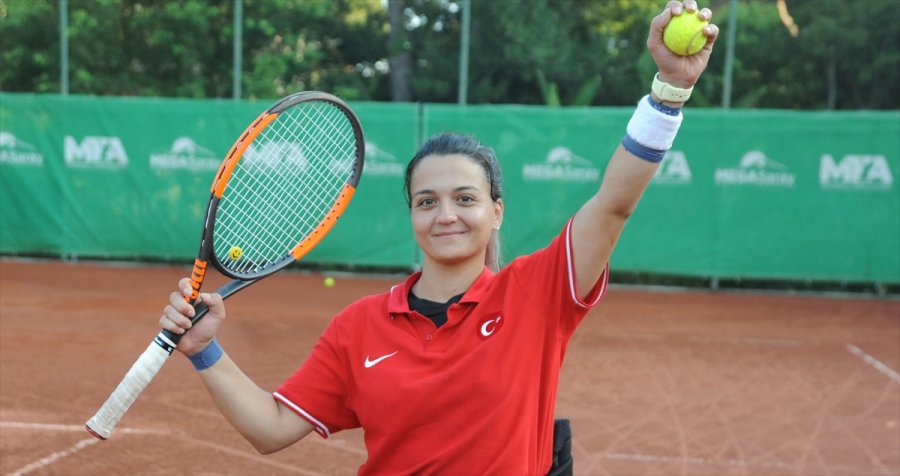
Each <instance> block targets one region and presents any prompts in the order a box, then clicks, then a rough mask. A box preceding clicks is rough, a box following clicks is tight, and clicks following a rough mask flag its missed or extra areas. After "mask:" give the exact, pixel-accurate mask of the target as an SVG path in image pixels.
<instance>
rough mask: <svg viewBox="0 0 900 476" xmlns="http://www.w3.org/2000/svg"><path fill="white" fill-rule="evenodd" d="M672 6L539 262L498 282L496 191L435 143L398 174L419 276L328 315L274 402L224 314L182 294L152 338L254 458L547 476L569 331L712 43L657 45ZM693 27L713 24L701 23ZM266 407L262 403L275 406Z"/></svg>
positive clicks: (481, 150)
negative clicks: (299, 446)
mask: <svg viewBox="0 0 900 476" xmlns="http://www.w3.org/2000/svg"><path fill="white" fill-rule="evenodd" d="M685 10H687V11H696V10H697V5H696V3H695V2H694V1H693V0H687V1H685V2H684V4H682V3H681V2H679V1H670V2H669V4H668V5H667V6H666V8H665V10H664V11H663V12H662V13H660V14H659V15H658V16H657V17H655V18H654V19H653V21H652V23H651V28H650V35H649V38H648V40H647V45H648V47H649V49H650V53H651V55H652V56H653V59H654V61H655V62H656V64H657V66H658V68H659V74H658V76H657V78H656V81H655V83H654V88H653V91H654V92H653V93H652V94H650V95H649V96H648V97H645V98H642V99H641V101H640V102H639V105H638V107H637V109H636V111H635V114H634V116H633V117H632V119H631V121H630V122H629V124H628V127H627V134H626V136H625V138H624V139H623V141H622V144H620V146H619V147H618V148H617V149H616V151H615V152H614V154H613V156H612V159H611V160H610V162H609V165H608V166H607V169H606V173H605V176H604V178H603V182H602V184H601V186H600V188H599V190H598V192H597V194H596V195H595V196H594V197H592V198H591V199H590V200H588V201H587V203H585V204H584V205H582V207H581V209H580V210H578V211H577V213H576V214H575V215H574V217H572V218H571V219H570V220H569V221H568V223H566V225H565V227H564V228H563V229H562V230H561V232H560V234H559V236H558V237H557V238H556V239H554V240H553V241H552V242H551V243H550V245H548V246H547V247H546V248H544V249H542V250H539V251H537V252H535V253H533V254H531V255H528V256H523V257H520V258H518V259H516V260H514V261H513V262H512V263H510V264H509V265H507V266H506V267H505V268H504V269H502V270H499V271H498V269H497V231H498V230H499V229H500V226H501V224H502V222H503V208H504V204H503V199H502V187H501V185H502V179H501V174H500V169H499V166H498V164H497V161H496V158H495V157H494V155H493V152H492V151H491V150H490V149H489V148H487V147H485V146H483V145H481V144H480V143H478V142H477V141H476V140H475V139H473V138H471V137H465V136H458V135H441V136H437V137H435V138H432V139H431V140H429V141H428V142H427V143H426V144H425V145H424V146H423V147H422V149H420V150H419V152H418V153H417V154H416V156H415V157H414V158H413V159H412V160H411V161H410V163H409V166H408V168H407V173H406V183H405V186H406V192H407V198H408V200H409V206H410V215H411V220H412V227H413V232H414V234H415V238H416V241H417V243H418V245H419V246H420V247H421V249H422V251H423V255H424V262H423V264H422V271H421V272H419V273H416V274H414V275H412V276H410V277H409V278H408V279H407V280H406V281H405V282H403V283H400V284H398V285H396V286H394V287H393V288H391V289H390V290H389V291H387V292H386V293H384V294H380V295H375V296H369V297H366V298H363V299H360V300H359V301H357V302H354V303H352V304H351V305H350V306H348V307H347V308H346V309H345V310H343V311H342V312H341V313H340V314H338V315H337V316H336V317H335V318H334V319H333V320H332V322H331V324H330V325H329V326H328V328H327V329H326V330H325V332H324V333H323V335H322V336H321V337H320V338H319V341H318V342H317V344H316V345H315V347H314V349H313V351H312V353H311V355H310V356H309V358H308V359H307V360H306V361H305V362H304V363H303V365H302V366H301V367H300V369H298V371H297V372H296V373H295V374H294V375H293V376H291V377H290V378H288V379H287V380H286V381H285V382H284V384H282V385H281V386H280V387H279V388H278V389H277V391H276V392H274V394H273V393H269V392H267V391H265V390H262V389H261V388H259V387H258V386H257V385H256V384H254V383H253V382H252V381H251V380H250V379H249V378H248V377H247V376H246V375H244V374H243V372H241V370H240V369H239V368H238V367H237V366H236V365H235V363H234V362H233V361H232V360H231V359H230V358H228V356H227V354H224V352H223V351H222V350H221V347H220V346H219V345H218V343H217V342H215V341H214V336H215V334H216V330H217V329H218V327H219V325H220V324H221V322H222V320H223V319H224V318H225V308H224V305H223V303H222V300H221V298H220V297H219V296H217V295H215V294H212V295H211V294H202V295H201V300H202V301H203V302H205V303H206V304H207V305H208V306H209V308H210V313H209V315H208V316H207V317H206V318H204V319H203V320H201V321H199V322H198V323H197V325H196V326H194V328H193V329H190V331H189V332H186V331H187V330H188V328H190V327H191V326H190V321H189V318H188V317H189V316H191V315H192V314H193V309H192V308H191V307H190V306H189V305H187V304H186V303H185V301H184V299H183V297H184V295H189V294H190V286H189V284H188V283H189V280H188V279H184V280H182V281H181V282H180V283H179V289H180V292H175V293H172V295H171V296H170V305H169V306H167V307H166V309H165V314H164V315H163V317H162V318H161V319H160V323H161V326H162V327H163V328H165V329H169V330H171V331H173V332H178V333H184V332H186V334H185V335H184V338H182V340H181V342H180V344H179V346H178V350H179V351H181V352H182V353H184V354H185V355H187V356H189V357H190V359H191V360H192V362H194V365H195V367H196V368H197V369H198V370H200V372H199V375H200V376H201V379H202V380H203V382H204V384H205V385H206V386H207V388H208V390H209V392H210V394H211V396H212V398H213V400H214V401H215V402H216V405H217V406H218V408H219V410H220V411H221V412H222V413H223V415H225V417H226V418H227V419H228V420H229V422H230V423H231V424H232V425H233V426H234V427H235V428H236V429H237V430H238V431H239V432H240V433H241V434H242V435H244V437H246V438H247V440H248V441H250V443H252V444H253V446H254V447H255V448H256V449H257V450H258V451H259V452H261V453H271V452H274V451H278V450H280V449H282V448H284V447H286V446H289V445H291V444H293V443H295V442H296V441H298V440H300V439H301V438H303V437H304V436H306V435H307V434H309V433H310V432H312V431H316V432H318V433H319V434H320V435H322V436H323V437H328V436H329V435H330V434H331V433H334V432H336V431H339V430H342V429H347V428H355V427H362V428H363V430H364V432H365V441H366V447H367V450H368V456H369V457H368V460H367V461H366V463H365V464H364V465H363V466H362V467H361V468H360V473H362V474H412V473H416V474H419V473H438V474H544V473H546V472H547V471H548V470H549V469H550V468H551V463H552V459H553V454H552V446H553V415H554V406H555V401H556V390H557V384H558V379H559V371H560V366H561V365H562V360H563V357H564V355H565V350H566V345H567V344H568V342H569V339H570V338H571V336H572V334H573V333H574V331H575V329H576V327H577V326H578V324H579V323H580V321H581V319H582V318H583V317H584V316H585V315H586V313H587V312H588V310H589V309H590V308H591V306H593V305H595V304H596V303H597V302H599V301H600V299H601V298H602V297H603V293H604V291H605V285H606V282H607V271H608V265H607V262H608V261H609V257H610V255H611V253H612V251H613V247H614V246H615V244H616V241H617V240H618V238H619V236H620V234H621V232H622V229H623V227H624V225H625V222H626V220H627V219H628V217H629V215H630V214H631V213H632V211H633V210H634V208H635V206H636V205H637V202H638V200H639V199H640V196H641V194H642V193H643V191H644V189H645V188H646V186H647V184H648V183H649V181H650V180H651V178H652V177H653V175H654V173H655V171H656V169H657V166H658V163H659V161H660V160H662V156H663V155H664V154H665V151H666V149H668V148H669V147H670V146H671V144H672V141H673V140H674V137H675V133H676V132H677V129H678V126H679V124H680V121H681V113H680V107H681V106H682V104H683V101H684V100H686V99H687V96H689V94H690V91H689V90H688V89H687V88H690V87H691V86H693V84H694V83H696V81H697V80H698V78H699V76H700V74H701V73H702V71H703V69H704V68H705V67H706V63H707V61H708V59H709V55H710V53H711V51H712V45H713V43H714V41H715V39H716V36H717V34H718V29H717V28H716V27H715V26H714V25H710V26H708V27H707V28H706V29H705V30H704V34H705V35H706V36H707V44H706V46H705V47H704V49H703V50H702V51H701V52H700V53H699V54H697V55H694V56H689V57H681V56H676V55H674V54H672V53H671V52H669V51H668V50H667V49H666V48H665V46H664V45H663V43H662V31H663V28H664V27H665V25H666V24H667V23H668V21H669V19H670V18H671V16H672V15H678V14H681V13H682V12H683V11H685ZM701 16H702V17H703V18H704V19H707V20H708V19H709V18H710V16H711V13H710V12H709V10H707V9H704V10H702V11H701ZM273 397H274V398H273Z"/></svg>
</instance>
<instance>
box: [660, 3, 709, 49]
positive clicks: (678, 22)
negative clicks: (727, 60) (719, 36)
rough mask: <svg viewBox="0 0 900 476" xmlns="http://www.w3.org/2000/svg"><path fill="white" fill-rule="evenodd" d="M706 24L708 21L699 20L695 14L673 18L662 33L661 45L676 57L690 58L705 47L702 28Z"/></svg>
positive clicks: (685, 13)
mask: <svg viewBox="0 0 900 476" xmlns="http://www.w3.org/2000/svg"><path fill="white" fill-rule="evenodd" d="M708 24H709V22H708V21H704V20H701V19H700V15H698V14H697V12H684V13H682V14H681V15H678V16H673V17H672V19H671V20H669V24H668V25H666V29H665V30H664V31H663V43H665V44H666V47H667V48H669V51H671V52H672V53H675V54H676V55H680V56H690V55H692V54H694V53H696V52H698V51H700V50H701V49H703V47H704V46H705V45H706V35H704V34H703V28H704V27H705V26H706V25H708Z"/></svg>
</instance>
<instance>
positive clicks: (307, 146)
mask: <svg viewBox="0 0 900 476" xmlns="http://www.w3.org/2000/svg"><path fill="white" fill-rule="evenodd" d="M364 161H365V140H364V135H363V130H362V126H361V125H360V122H359V119H358V118H357V116H356V114H355V113H354V112H353V111H352V110H351V109H350V107H349V106H348V105H347V104H346V103H345V102H344V101H342V100H341V99H339V98H337V97H335V96H333V95H331V94H328V93H324V92H319V91H307V92H302V93H297V94H293V95H291V96H288V97H286V98H283V99H281V100H279V101H278V102H276V103H275V104H273V105H272V106H271V107H269V109H267V110H266V111H265V112H264V113H263V114H261V115H260V116H259V117H258V118H257V119H256V121H254V122H253V124H251V125H250V127H248V128H247V130H246V131H245V132H244V134H242V135H241V137H240V138H239V139H238V141H237V142H236V143H235V145H234V146H233V147H232V149H231V151H229V153H228V156H227V157H226V159H225V161H224V162H223V163H222V166H221V167H220V168H219V172H218V173H217V174H216V178H215V180H214V181H213V185H212V189H211V198H210V206H209V209H208V211H207V220H206V224H205V227H206V228H207V231H206V233H205V234H206V235H207V236H208V237H210V238H211V240H210V241H211V242H210V243H209V245H210V247H211V248H210V254H211V255H212V261H213V263H214V265H215V266H216V268H217V269H218V270H219V271H220V272H222V274H224V275H226V276H229V277H231V278H234V279H240V280H251V279H258V278H261V277H263V276H266V275H269V274H271V273H274V272H275V271H278V270H279V269H281V268H283V267H285V266H287V265H288V264H290V263H292V262H294V261H296V260H299V259H301V258H302V257H303V256H304V255H306V253H308V252H309V251H310V250H312V249H313V248H314V247H315V246H316V245H317V244H318V242H319V240H321V239H322V237H324V236H325V235H326V234H327V233H328V232H329V231H330V230H331V228H332V227H333V226H334V224H335V222H336V221H337V220H338V218H340V216H341V215H342V214H343V212H344V210H345V209H346V206H347V204H348V203H349V202H350V199H352V197H353V195H354V193H355V191H356V187H357V185H358V183H359V179H360V177H361V174H362V169H363V164H364Z"/></svg>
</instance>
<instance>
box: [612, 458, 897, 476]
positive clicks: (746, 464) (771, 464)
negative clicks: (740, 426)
mask: <svg viewBox="0 0 900 476" xmlns="http://www.w3.org/2000/svg"><path fill="white" fill-rule="evenodd" d="M597 456H599V457H600V458H603V459H609V460H616V461H637V462H641V463H685V464H692V465H697V466H700V465H716V466H737V467H743V468H765V469H770V470H771V469H775V470H779V471H784V472H785V473H788V472H789V473H794V472H796V471H797V465H794V464H788V463H782V462H780V461H745V460H740V459H725V460H714V459H709V458H698V457H692V456H665V455H647V454H634V453H600V454H598V455H597ZM828 469H830V470H832V471H841V472H847V473H851V474H873V473H872V471H873V469H872V468H860V467H856V466H846V465H831V464H830V465H829V466H828ZM887 469H888V471H897V470H900V468H887ZM881 474H885V475H889V474H892V473H881Z"/></svg>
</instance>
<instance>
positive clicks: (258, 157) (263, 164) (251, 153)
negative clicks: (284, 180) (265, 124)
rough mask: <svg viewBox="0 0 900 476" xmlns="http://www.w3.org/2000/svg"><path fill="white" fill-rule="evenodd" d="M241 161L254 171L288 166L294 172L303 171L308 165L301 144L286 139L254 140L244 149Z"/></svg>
mask: <svg viewBox="0 0 900 476" xmlns="http://www.w3.org/2000/svg"><path fill="white" fill-rule="evenodd" d="M241 162H242V163H243V166H244V167H247V168H249V169H251V170H254V171H255V170H259V171H269V170H272V169H285V168H290V169H294V170H295V172H303V171H305V170H306V168H307V167H308V165H309V163H308V161H307V160H306V155H305V154H304V153H303V146H302V145H301V144H299V143H297V142H288V141H269V142H262V143H260V142H258V141H255V142H253V143H252V144H250V146H249V147H247V150H246V151H244V156H243V157H242V158H241Z"/></svg>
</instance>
